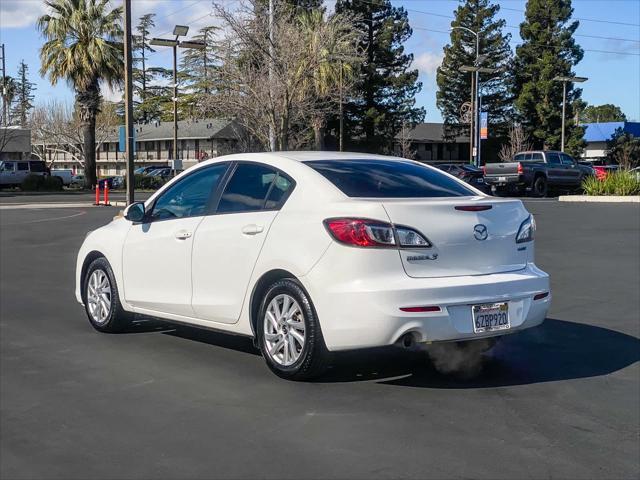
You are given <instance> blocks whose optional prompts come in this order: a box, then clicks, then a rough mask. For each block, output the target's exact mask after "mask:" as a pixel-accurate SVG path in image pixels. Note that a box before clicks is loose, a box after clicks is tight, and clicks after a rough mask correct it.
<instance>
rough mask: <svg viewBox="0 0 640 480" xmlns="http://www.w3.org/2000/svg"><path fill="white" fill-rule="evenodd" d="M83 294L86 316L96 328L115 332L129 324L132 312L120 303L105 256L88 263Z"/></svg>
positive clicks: (114, 281)
mask: <svg viewBox="0 0 640 480" xmlns="http://www.w3.org/2000/svg"><path fill="white" fill-rule="evenodd" d="M83 296H84V304H85V310H86V312H87V317H89V322H90V323H91V325H92V326H93V328H95V329H96V330H98V331H100V332H108V333H117V332H121V331H123V330H125V329H126V328H127V327H128V326H129V324H130V322H131V319H132V317H133V314H131V313H130V312H127V311H125V310H124V309H123V308H122V305H121V304H120V298H119V296H118V287H117V285H116V280H115V276H114V275H113V270H112V269H111V265H109V262H108V261H107V259H106V258H104V257H100V258H97V259H95V260H94V261H93V262H91V265H89V268H88V269H87V274H86V276H85V280H84V290H83Z"/></svg>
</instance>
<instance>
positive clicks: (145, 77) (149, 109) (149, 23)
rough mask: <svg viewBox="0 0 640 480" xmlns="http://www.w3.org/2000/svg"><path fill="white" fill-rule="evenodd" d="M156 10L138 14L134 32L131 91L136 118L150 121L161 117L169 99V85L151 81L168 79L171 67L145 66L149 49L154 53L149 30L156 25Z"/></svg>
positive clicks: (170, 74)
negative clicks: (139, 15)
mask: <svg viewBox="0 0 640 480" xmlns="http://www.w3.org/2000/svg"><path fill="white" fill-rule="evenodd" d="M155 16H156V14H155V13H148V14H146V15H143V16H141V17H140V18H139V21H138V25H136V32H137V33H136V34H135V35H133V38H132V40H133V52H134V56H133V57H134V58H133V66H134V68H133V93H134V98H135V101H134V117H135V118H136V120H138V121H142V122H150V121H152V120H158V119H160V118H161V117H162V113H163V108H164V104H165V103H167V102H171V95H172V93H171V88H169V87H165V86H159V85H156V84H153V81H154V80H157V79H168V78H171V76H172V71H171V70H168V69H166V68H161V67H152V68H148V67H147V57H148V54H149V53H155V49H154V48H153V47H151V45H150V44H149V41H150V40H151V36H150V31H151V29H152V28H153V27H155V20H154V17H155Z"/></svg>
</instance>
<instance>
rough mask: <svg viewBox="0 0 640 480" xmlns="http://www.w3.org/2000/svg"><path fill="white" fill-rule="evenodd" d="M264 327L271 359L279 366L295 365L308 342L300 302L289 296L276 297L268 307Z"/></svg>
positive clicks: (267, 349)
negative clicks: (306, 341)
mask: <svg viewBox="0 0 640 480" xmlns="http://www.w3.org/2000/svg"><path fill="white" fill-rule="evenodd" d="M263 327H264V329H263V331H264V344H265V347H266V351H267V353H268V355H269V357H271V359H272V360H273V361H274V362H275V363H277V364H278V365H282V366H285V367H286V366H290V365H293V364H294V363H295V362H296V361H297V360H298V359H299V358H300V355H301V354H302V351H303V349H304V345H305V340H306V336H305V324H304V315H303V314H302V310H301V308H300V305H298V302H297V301H296V300H295V299H294V298H293V297H291V296H290V295H287V294H280V295H276V296H275V297H274V298H273V299H272V300H271V302H270V303H269V306H268V307H267V311H266V313H265V316H264V325H263Z"/></svg>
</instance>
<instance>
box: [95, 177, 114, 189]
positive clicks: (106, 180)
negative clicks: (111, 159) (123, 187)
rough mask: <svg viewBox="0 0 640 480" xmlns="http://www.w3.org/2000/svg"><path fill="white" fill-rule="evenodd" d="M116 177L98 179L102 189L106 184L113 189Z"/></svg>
mask: <svg viewBox="0 0 640 480" xmlns="http://www.w3.org/2000/svg"><path fill="white" fill-rule="evenodd" d="M114 178H115V177H104V178H99V179H98V186H99V187H100V189H104V187H105V185H107V186H108V187H109V189H113V179H114Z"/></svg>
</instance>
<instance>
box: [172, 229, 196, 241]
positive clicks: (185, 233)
mask: <svg viewBox="0 0 640 480" xmlns="http://www.w3.org/2000/svg"><path fill="white" fill-rule="evenodd" d="M191 235H192V234H191V232H188V231H186V230H180V231H178V232H176V233H175V236H176V238H177V239H178V240H186V239H187V238H189V237H190V236H191Z"/></svg>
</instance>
